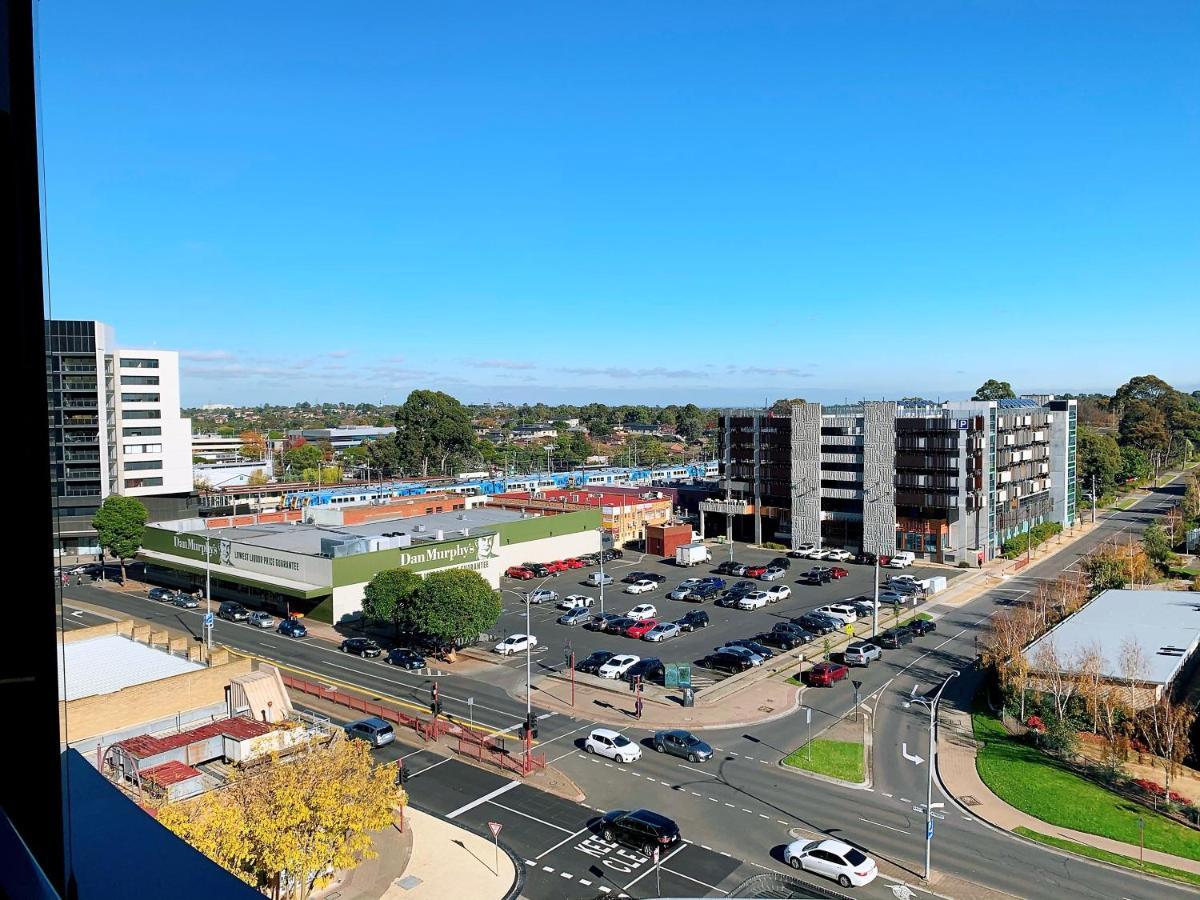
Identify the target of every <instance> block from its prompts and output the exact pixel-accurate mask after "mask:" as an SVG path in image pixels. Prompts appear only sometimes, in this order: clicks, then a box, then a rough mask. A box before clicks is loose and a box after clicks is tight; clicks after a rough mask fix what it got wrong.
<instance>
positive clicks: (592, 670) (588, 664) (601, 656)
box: [575, 650, 616, 675]
mask: <svg viewBox="0 0 1200 900" xmlns="http://www.w3.org/2000/svg"><path fill="white" fill-rule="evenodd" d="M614 656H616V654H615V653H613V652H612V651H611V650H596V651H595V652H593V653H592V654H590V655H588V656H585V657H584V658H583V659H581V660H579V662H577V663H575V671H576V672H583V673H585V674H588V675H595V674H596V673H597V672H599V671H600V667H601V666H602V665H604V664H605V663H606V662H608V661H609V660H610V659H612V658H613V657H614Z"/></svg>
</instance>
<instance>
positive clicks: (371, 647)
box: [338, 638, 383, 659]
mask: <svg viewBox="0 0 1200 900" xmlns="http://www.w3.org/2000/svg"><path fill="white" fill-rule="evenodd" d="M338 649H339V650H341V651H342V652H343V653H357V654H358V655H359V656H361V657H362V658H363V659H374V658H375V657H376V656H381V655H382V654H383V651H382V650H381V649H380V648H379V645H378V644H377V643H375V642H374V641H373V640H371V639H370V638H346V640H344V641H342V643H341V646H340V647H339V648H338Z"/></svg>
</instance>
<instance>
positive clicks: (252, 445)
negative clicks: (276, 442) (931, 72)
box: [241, 431, 267, 459]
mask: <svg viewBox="0 0 1200 900" xmlns="http://www.w3.org/2000/svg"><path fill="white" fill-rule="evenodd" d="M266 452H267V442H266V439H265V438H263V436H262V434H260V433H259V432H257V431H243V432H242V449H241V453H242V457H243V458H245V459H262V458H263V456H265V455H266Z"/></svg>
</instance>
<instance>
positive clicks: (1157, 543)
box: [1142, 522, 1171, 566]
mask: <svg viewBox="0 0 1200 900" xmlns="http://www.w3.org/2000/svg"><path fill="white" fill-rule="evenodd" d="M1142 549H1143V550H1145V551H1146V556H1148V557H1150V561H1151V562H1153V563H1154V564H1155V565H1156V566H1163V565H1166V563H1167V560H1168V559H1170V557H1171V541H1170V539H1169V538H1168V537H1167V533H1166V532H1165V531H1163V529H1162V526H1161V525H1159V524H1158V523H1157V522H1151V523H1150V524H1149V525H1147V526H1146V530H1145V531H1143V532H1142Z"/></svg>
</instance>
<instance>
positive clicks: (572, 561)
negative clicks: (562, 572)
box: [563, 556, 587, 569]
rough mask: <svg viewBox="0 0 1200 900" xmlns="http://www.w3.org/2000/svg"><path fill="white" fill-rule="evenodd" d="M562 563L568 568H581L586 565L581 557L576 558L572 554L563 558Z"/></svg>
mask: <svg viewBox="0 0 1200 900" xmlns="http://www.w3.org/2000/svg"><path fill="white" fill-rule="evenodd" d="M563 565H565V566H566V567H567V568H568V569H582V568H583V567H584V566H586V565H587V563H585V562H584V561H583V560H582V559H578V558H576V557H574V556H572V557H569V558H567V559H564V560H563Z"/></svg>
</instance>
